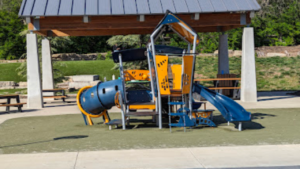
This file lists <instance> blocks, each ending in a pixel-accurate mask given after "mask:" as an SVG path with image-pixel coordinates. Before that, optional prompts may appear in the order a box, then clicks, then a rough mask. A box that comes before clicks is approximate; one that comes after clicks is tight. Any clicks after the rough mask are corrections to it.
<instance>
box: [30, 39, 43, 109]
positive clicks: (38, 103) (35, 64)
mask: <svg viewBox="0 0 300 169" xmlns="http://www.w3.org/2000/svg"><path fill="white" fill-rule="evenodd" d="M27 107H28V108H37V109H39V108H43V107H44V104H43V97H42V86H41V74H40V62H39V53H38V44H37V36H36V34H27Z"/></svg>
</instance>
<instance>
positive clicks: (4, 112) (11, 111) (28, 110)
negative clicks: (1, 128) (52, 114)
mask: <svg viewBox="0 0 300 169" xmlns="http://www.w3.org/2000/svg"><path fill="white" fill-rule="evenodd" d="M38 110H39V109H25V110H22V112H19V111H18V110H10V111H9V112H6V111H3V112H0V115H6V114H17V113H30V112H35V111H38Z"/></svg>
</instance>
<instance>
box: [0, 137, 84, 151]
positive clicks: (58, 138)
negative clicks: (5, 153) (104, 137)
mask: <svg viewBox="0 0 300 169" xmlns="http://www.w3.org/2000/svg"><path fill="white" fill-rule="evenodd" d="M87 137H89V136H88V135H74V136H63V137H56V138H53V139H50V140H44V141H36V142H32V143H24V144H15V145H8V146H2V147H0V149H2V148H10V147H19V146H26V145H32V144H39V143H47V142H53V141H58V140H69V139H81V138H87Z"/></svg>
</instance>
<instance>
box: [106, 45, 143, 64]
mask: <svg viewBox="0 0 300 169" xmlns="http://www.w3.org/2000/svg"><path fill="white" fill-rule="evenodd" d="M146 51H147V49H146V48H139V49H126V50H121V51H119V52H114V53H113V54H112V55H113V60H114V62H115V63H119V54H120V53H121V54H122V61H123V62H132V61H138V60H147V56H146V55H145V54H146Z"/></svg>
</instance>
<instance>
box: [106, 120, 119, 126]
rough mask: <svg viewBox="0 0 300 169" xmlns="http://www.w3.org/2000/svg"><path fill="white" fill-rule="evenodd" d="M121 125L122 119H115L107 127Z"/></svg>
mask: <svg viewBox="0 0 300 169" xmlns="http://www.w3.org/2000/svg"><path fill="white" fill-rule="evenodd" d="M120 124H122V119H114V120H111V121H110V122H108V123H106V125H120Z"/></svg>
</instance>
